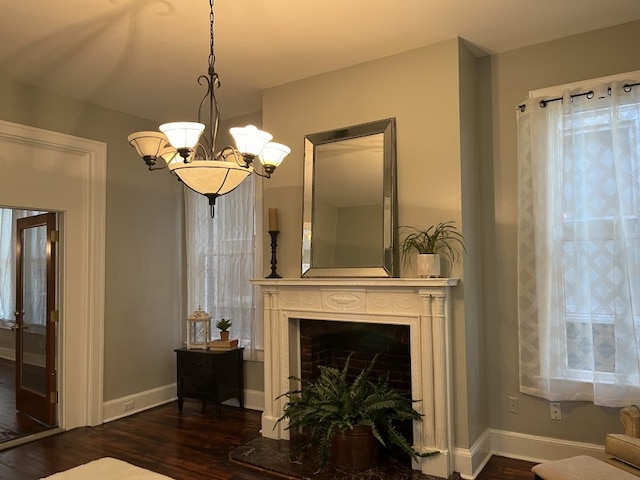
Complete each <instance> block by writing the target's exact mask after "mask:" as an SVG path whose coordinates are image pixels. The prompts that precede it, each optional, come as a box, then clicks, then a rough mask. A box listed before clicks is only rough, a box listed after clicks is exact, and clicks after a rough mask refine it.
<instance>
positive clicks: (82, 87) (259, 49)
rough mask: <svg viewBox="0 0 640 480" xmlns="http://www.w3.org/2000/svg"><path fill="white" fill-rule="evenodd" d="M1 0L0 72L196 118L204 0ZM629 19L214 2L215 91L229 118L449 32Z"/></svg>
mask: <svg viewBox="0 0 640 480" xmlns="http://www.w3.org/2000/svg"><path fill="white" fill-rule="evenodd" d="M0 8H1V10H0V11H1V12H2V22H1V24H2V29H1V30H0V75H1V76H5V77H8V78H10V79H13V80H16V81H19V82H22V83H27V84H31V85H36V86H39V87H41V88H44V89H47V90H51V91H54V92H56V93H60V94H63V95H68V96H72V97H75V98H79V99H82V100H87V101H90V102H92V103H96V104H99V105H103V106H106V107H109V108H113V109H116V110H120V111H123V112H127V113H131V114H135V115H139V116H141V117H144V118H149V119H152V120H155V121H157V122H164V121H171V120H194V119H195V116H196V110H197V106H198V104H199V102H200V100H201V98H202V96H203V95H204V87H201V86H199V85H198V84H197V78H198V76H199V75H201V74H204V73H206V70H207V58H208V54H209V5H208V2H206V1H205V0H43V1H38V2H35V1H34V0H20V1H17V0H0ZM637 19H640V0H606V1H605V0H534V1H532V0H218V1H217V2H216V4H215V53H216V64H215V65H216V71H217V73H218V74H219V76H220V80H221V83H222V86H221V88H220V89H218V90H217V97H218V100H219V103H220V107H221V116H222V117H223V118H230V117H235V116H238V115H242V114H246V113H252V112H257V111H259V110H260V109H261V91H262V90H263V89H265V88H268V87H273V86H276V85H280V84H283V83H287V82H291V81H295V80H299V79H301V78H305V77H309V76H313V75H317V74H321V73H324V72H328V71H331V70H336V69H340V68H344V67H347V66H350V65H355V64H357V63H362V62H366V61H369V60H373V59H376V58H382V57H385V56H389V55H393V54H395V53H398V52H402V51H405V50H410V49H414V48H418V47H421V46H425V45H429V44H433V43H436V42H440V41H443V40H447V39H451V38H455V37H457V36H459V37H462V38H464V39H465V40H467V41H468V42H469V43H470V44H471V45H472V46H473V47H474V50H476V49H477V50H476V51H477V52H480V51H484V52H487V53H499V52H503V51H507V50H512V49H514V48H519V47H523V46H526V45H531V44H535V43H540V42H544V41H548V40H553V39H556V38H560V37H565V36H568V35H572V34H576V33H581V32H586V31H590V30H595V29H598V28H603V27H607V26H612V25H616V24H620V23H626V22H630V21H633V20H637ZM620 51H621V52H624V51H625V50H624V49H623V47H622V46H621V50H620Z"/></svg>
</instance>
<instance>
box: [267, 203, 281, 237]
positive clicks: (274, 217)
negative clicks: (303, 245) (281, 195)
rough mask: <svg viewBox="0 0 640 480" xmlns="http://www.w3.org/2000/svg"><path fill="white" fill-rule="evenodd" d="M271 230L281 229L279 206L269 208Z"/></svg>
mask: <svg viewBox="0 0 640 480" xmlns="http://www.w3.org/2000/svg"><path fill="white" fill-rule="evenodd" d="M269 231H270V232H278V231H280V226H279V225H278V209H277V208H270V209H269Z"/></svg>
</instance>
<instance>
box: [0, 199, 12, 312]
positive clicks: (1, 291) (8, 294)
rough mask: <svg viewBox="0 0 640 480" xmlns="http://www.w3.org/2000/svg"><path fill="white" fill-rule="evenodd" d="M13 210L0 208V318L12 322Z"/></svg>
mask: <svg viewBox="0 0 640 480" xmlns="http://www.w3.org/2000/svg"><path fill="white" fill-rule="evenodd" d="M14 223H15V220H14V218H13V212H12V210H11V209H9V208H0V320H7V321H11V322H13V321H14V319H15V317H14V315H13V313H14V312H15V304H16V256H15V254H14V252H15V236H14V235H15V233H14V227H13V226H14Z"/></svg>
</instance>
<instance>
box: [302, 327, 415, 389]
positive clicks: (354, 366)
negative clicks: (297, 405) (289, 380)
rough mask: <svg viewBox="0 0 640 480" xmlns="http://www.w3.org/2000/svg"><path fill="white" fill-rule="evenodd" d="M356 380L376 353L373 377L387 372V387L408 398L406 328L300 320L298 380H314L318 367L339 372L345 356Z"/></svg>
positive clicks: (408, 357) (407, 341) (407, 334)
mask: <svg viewBox="0 0 640 480" xmlns="http://www.w3.org/2000/svg"><path fill="white" fill-rule="evenodd" d="M350 354H353V355H352V356H351V360H350V362H349V375H350V376H353V377H355V376H356V375H357V374H358V373H360V371H361V370H362V369H363V368H365V367H366V366H367V365H369V363H371V360H372V359H373V357H374V356H375V355H376V354H379V356H378V358H377V359H376V363H375V366H374V369H373V375H372V378H375V376H376V375H380V374H385V373H389V384H390V385H391V386H392V387H393V388H395V389H396V390H398V391H400V392H402V393H404V394H406V395H407V396H410V395H411V356H410V352H409V327H408V326H407V325H391V324H378V323H358V322H336V321H324V320H305V319H302V320H300V371H301V372H300V377H301V378H302V379H303V380H313V379H314V378H315V377H316V376H317V375H318V372H319V371H318V365H325V366H333V367H336V368H339V369H341V368H342V367H343V366H344V364H345V361H346V360H347V357H348V356H349V355H350Z"/></svg>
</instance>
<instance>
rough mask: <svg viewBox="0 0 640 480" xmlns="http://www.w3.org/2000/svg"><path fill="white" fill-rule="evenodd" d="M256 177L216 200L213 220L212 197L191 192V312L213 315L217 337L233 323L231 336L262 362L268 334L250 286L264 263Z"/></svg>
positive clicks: (187, 212)
mask: <svg viewBox="0 0 640 480" xmlns="http://www.w3.org/2000/svg"><path fill="white" fill-rule="evenodd" d="M254 177H255V176H254V175H250V176H249V177H248V178H247V179H246V180H245V181H244V182H242V183H241V184H240V185H239V186H238V187H237V188H236V189H235V190H234V191H233V192H232V193H230V194H227V195H224V196H222V197H219V198H218V199H217V200H216V205H215V217H214V218H213V219H212V218H211V216H210V212H209V201H208V199H207V198H206V197H204V196H202V195H199V194H197V193H195V192H193V191H191V190H189V189H188V188H185V218H186V221H185V223H186V250H187V299H188V302H187V309H188V313H189V314H190V313H191V312H193V311H194V310H196V309H197V308H201V309H202V310H205V311H206V312H208V313H209V314H210V315H211V316H212V317H213V319H212V330H213V331H212V334H213V336H214V338H215V337H217V330H216V329H215V322H216V321H217V320H219V319H221V318H226V319H229V320H231V322H232V326H231V329H230V331H231V338H237V339H238V340H239V343H240V345H241V346H243V347H245V356H250V357H249V358H256V357H255V355H256V353H257V352H256V349H258V348H260V347H261V341H260V336H261V333H262V331H261V329H260V328H259V327H260V326H259V325H258V321H257V315H256V305H255V303H256V302H255V299H254V296H255V295H254V293H255V292H254V290H255V289H254V287H253V286H252V285H251V284H250V282H249V279H251V278H254V277H255V271H256V265H257V261H258V260H259V258H258V256H257V255H256V251H257V245H256V211H257V209H256V204H255V203H256V202H255V198H256V195H255V192H254V190H255V178H254ZM258 318H261V317H258Z"/></svg>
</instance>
